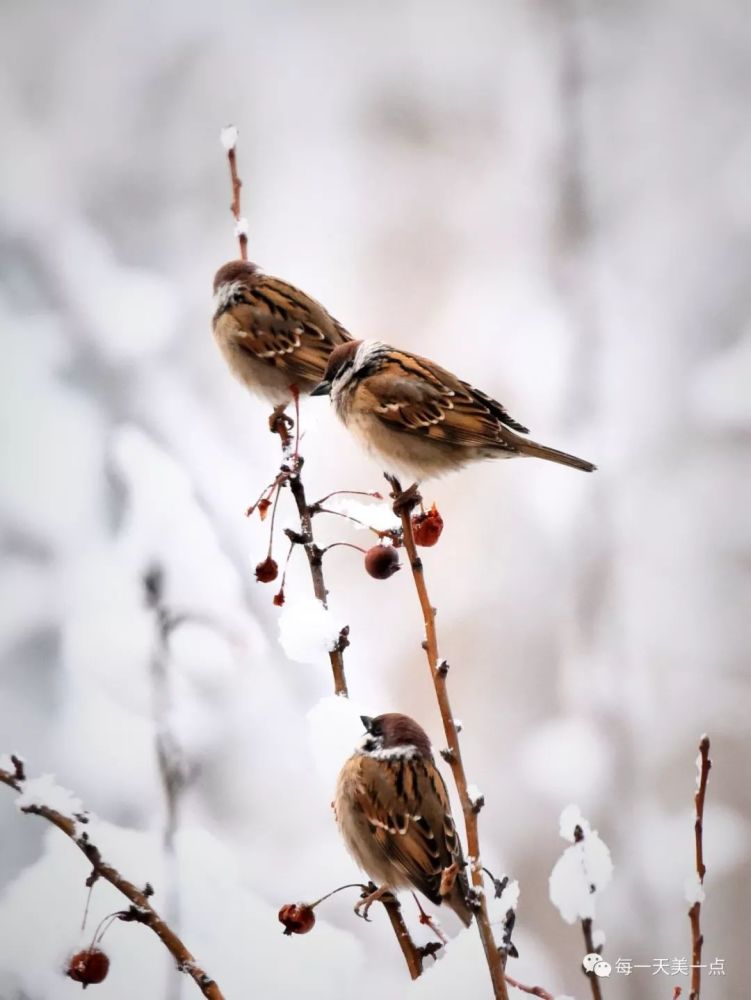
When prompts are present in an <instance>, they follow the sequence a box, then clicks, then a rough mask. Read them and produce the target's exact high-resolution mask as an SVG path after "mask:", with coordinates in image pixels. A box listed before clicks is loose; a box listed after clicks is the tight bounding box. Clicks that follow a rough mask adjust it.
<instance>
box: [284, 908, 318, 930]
mask: <svg viewBox="0 0 751 1000" xmlns="http://www.w3.org/2000/svg"><path fill="white" fill-rule="evenodd" d="M279 922H280V923H282V924H284V933H285V934H307V933H308V931H311V930H313V925H314V924H315V922H316V915H315V913H314V912H313V907H312V906H309V905H308V904H307V903H285V905H284V906H283V907H282V908H281V910H280V911H279Z"/></svg>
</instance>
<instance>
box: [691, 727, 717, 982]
mask: <svg viewBox="0 0 751 1000" xmlns="http://www.w3.org/2000/svg"><path fill="white" fill-rule="evenodd" d="M698 763H699V787H698V788H697V790H696V795H695V796H694V806H695V809H696V819H695V820H694V848H695V852H696V875H697V877H698V879H699V885H701V886H703V885H704V875H705V874H706V871H707V868H706V865H705V864H704V842H703V837H704V799H705V796H706V794H707V780H708V779H709V770H710V768H711V767H712V761H711V760H710V759H709V737H708V736H702V739H701V742H700V743H699V761H698ZM688 919H689V921H690V923H691V954H692V959H691V992H690V993H689V995H688V996H689V1000H699V996H700V992H701V949H702V945H703V944H704V936H703V934H702V932H701V902H700V901H699V900H698V899H697V900H696V902H695V903H694V904H693V905H692V907H691V909H690V910H689V911H688Z"/></svg>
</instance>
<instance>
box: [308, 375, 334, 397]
mask: <svg viewBox="0 0 751 1000" xmlns="http://www.w3.org/2000/svg"><path fill="white" fill-rule="evenodd" d="M330 392H331V383H330V382H329V381H328V380H327V379H324V380H323V382H319V383H318V385H317V386H315V388H314V389H311V392H310V395H311V396H328V395H329V393H330Z"/></svg>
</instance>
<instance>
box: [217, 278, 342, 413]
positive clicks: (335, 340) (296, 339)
mask: <svg viewBox="0 0 751 1000" xmlns="http://www.w3.org/2000/svg"><path fill="white" fill-rule="evenodd" d="M214 301H215V312H214V318H213V328H214V337H215V338H216V342H217V344H218V345H219V348H220V350H221V352H222V354H223V355H224V358H225V360H226V361H227V364H228V365H229V367H230V370H231V371H232V373H233V374H234V375H235V376H236V377H237V378H238V379H239V380H240V381H241V382H242V383H243V384H244V385H246V386H247V387H248V388H249V389H250V390H251V391H252V392H255V393H257V394H258V395H260V396H263V397H264V398H265V399H268V400H269V401H270V402H272V403H274V404H275V405H278V404H280V403H284V402H288V401H289V399H290V396H291V391H290V386H292V385H295V386H297V388H298V389H299V391H300V392H301V393H308V392H310V390H311V389H312V388H313V387H314V386H315V385H316V384H317V383H318V382H319V381H320V379H321V377H322V375H323V373H324V371H325V368H326V362H327V361H328V357H329V354H330V353H331V351H332V349H333V348H334V347H336V346H337V345H338V344H342V343H344V342H345V341H348V340H349V339H350V336H349V334H348V333H347V331H346V330H345V329H344V327H343V326H342V325H341V323H338V322H337V321H336V320H335V319H334V318H333V316H330V315H329V314H328V313H327V312H326V310H325V309H324V308H323V306H322V305H320V304H319V303H318V302H316V301H315V299H312V298H310V296H308V295H306V294H305V293H304V292H301V291H300V290H299V289H298V288H295V287H294V285H290V284H288V283H287V282H286V281H280V280H279V278H272V277H271V276H270V275H267V274H263V273H262V272H261V271H260V270H259V269H258V267H257V266H256V265H255V264H251V263H249V262H247V261H242V260H233V261H230V262H229V263H228V264H225V265H224V266H223V267H220V268H219V270H218V271H217V273H216V276H215V278H214Z"/></svg>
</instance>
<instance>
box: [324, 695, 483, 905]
mask: <svg viewBox="0 0 751 1000" xmlns="http://www.w3.org/2000/svg"><path fill="white" fill-rule="evenodd" d="M362 721H363V724H364V726H365V729H366V734H365V736H364V737H363V740H362V742H361V743H360V745H359V747H358V748H357V749H356V750H355V752H354V754H353V755H352V756H351V757H350V758H349V760H348V761H347V763H346V764H345V765H344V767H343V768H342V770H341V772H340V774H339V780H338V783H337V788H336V800H335V803H334V809H335V812H336V818H337V822H338V824H339V829H340V830H341V833H342V836H343V837H344V841H345V843H346V845H347V848H348V849H349V851H350V853H351V854H352V856H353V857H354V859H355V860H356V861H357V863H358V864H359V865H360V867H361V868H363V869H364V870H365V871H366V872H367V873H368V875H369V876H370V878H371V879H372V880H373V881H374V882H375V883H376V884H377V886H378V889H377V890H376V892H374V893H372V894H371V895H370V896H368V897H366V898H365V899H363V900H361V901H360V902H359V903H358V904H357V906H356V907H355V910H356V911H357V912H359V910H360V909H363V910H364V913H363V914H362V915H363V916H367V911H368V908H369V907H370V905H371V903H373V902H374V901H375V900H376V899H379V898H380V897H381V896H382V895H384V894H385V893H386V892H389V891H391V890H396V889H403V888H407V887H414V888H415V889H419V891H420V892H421V893H423V894H424V895H425V896H427V898H428V899H429V900H430V901H431V903H436V904H437V905H438V904H440V903H443V902H445V903H447V904H448V905H449V906H450V907H451V909H452V910H453V911H454V912H455V913H456V914H457V916H458V917H459V918H460V919H461V920H462V921H463V922H464V923H465V924H467V925H468V924H469V923H470V922H471V920H472V910H471V908H470V904H469V902H468V895H469V887H468V884H467V879H466V876H465V874H464V870H463V868H464V862H463V859H462V848H461V844H460V843H459V837H458V836H457V833H456V829H455V827H454V821H453V820H452V818H451V810H450V808H449V800H448V794H447V792H446V786H445V785H444V783H443V778H442V777H441V775H440V772H439V771H438V770H437V768H436V766H435V763H434V761H433V754H432V752H431V749H430V741H429V739H428V737H427V734H426V733H425V731H424V730H423V729H422V728H421V727H420V726H418V724H417V723H416V722H415V721H414V719H410V718H409V716H407V715H399V714H398V713H396V712H389V713H388V714H387V715H379V716H378V717H377V718H375V719H371V718H369V717H367V716H362Z"/></svg>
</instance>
